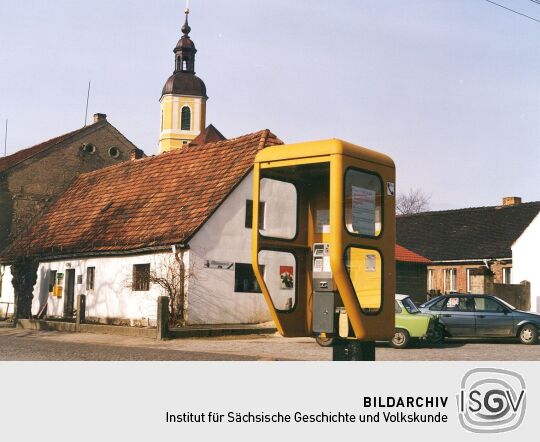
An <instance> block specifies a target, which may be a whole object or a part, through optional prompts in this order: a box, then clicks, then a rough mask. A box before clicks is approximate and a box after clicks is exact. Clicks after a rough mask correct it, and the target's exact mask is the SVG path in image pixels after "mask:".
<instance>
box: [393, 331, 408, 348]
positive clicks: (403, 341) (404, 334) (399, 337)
mask: <svg viewBox="0 0 540 442" xmlns="http://www.w3.org/2000/svg"><path fill="white" fill-rule="evenodd" d="M410 340H411V337H410V335H409V332H408V331H407V330H404V329H402V328H396V331H395V332H394V337H393V338H392V340H391V341H390V344H391V345H392V347H394V348H406V347H407V346H408V345H409V342H410Z"/></svg>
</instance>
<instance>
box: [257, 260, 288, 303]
mask: <svg viewBox="0 0 540 442" xmlns="http://www.w3.org/2000/svg"><path fill="white" fill-rule="evenodd" d="M259 266H264V273H263V278H264V283H265V285H266V287H267V289H268V292H269V293H270V297H271V298H272V303H273V304H274V307H275V308H276V310H278V311H283V312H288V311H291V310H293V309H294V307H295V305H296V290H297V284H296V267H297V265H296V258H295V256H294V255H293V254H292V253H290V252H283V251H276V250H261V251H260V252H259Z"/></svg>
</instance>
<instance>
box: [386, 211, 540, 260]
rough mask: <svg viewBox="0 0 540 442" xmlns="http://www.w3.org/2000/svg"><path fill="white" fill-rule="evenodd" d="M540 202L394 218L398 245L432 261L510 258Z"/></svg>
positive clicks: (536, 212) (535, 213)
mask: <svg viewBox="0 0 540 442" xmlns="http://www.w3.org/2000/svg"><path fill="white" fill-rule="evenodd" d="M539 211H540V201H536V202H530V203H522V204H516V205H509V206H491V207H475V208H469V209H458V210H444V211H440V212H424V213H418V214H415V215H402V216H398V217H397V220H396V221H397V222H396V225H397V232H396V233H397V238H396V241H397V243H399V244H400V245H402V246H404V247H407V248H408V249H410V250H412V251H414V252H416V253H419V254H420V255H422V256H425V257H426V258H429V259H430V260H432V261H451V260H468V259H471V260H473V259H494V258H510V257H511V256H512V250H511V246H512V244H513V243H514V241H516V240H517V239H518V238H519V236H520V235H521V234H522V233H523V231H524V230H525V229H526V228H527V226H528V225H529V224H530V223H531V221H532V220H533V219H534V217H535V216H536V215H537V214H538V213H539Z"/></svg>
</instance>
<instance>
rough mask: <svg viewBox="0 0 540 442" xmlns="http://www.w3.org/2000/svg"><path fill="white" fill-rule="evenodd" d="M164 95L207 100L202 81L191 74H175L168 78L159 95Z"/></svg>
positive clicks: (180, 72)
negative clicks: (189, 96)
mask: <svg viewBox="0 0 540 442" xmlns="http://www.w3.org/2000/svg"><path fill="white" fill-rule="evenodd" d="M166 94H177V95H191V96H195V97H203V98H208V97H207V95H206V86H205V84H204V81H202V80H201V79H200V78H199V77H197V76H196V75H195V74H193V73H190V72H183V71H179V72H176V73H175V74H172V75H171V76H170V77H169V79H168V80H167V82H166V83H165V86H163V91H162V93H161V95H162V96H163V95H166Z"/></svg>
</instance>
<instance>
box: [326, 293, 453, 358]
mask: <svg viewBox="0 0 540 442" xmlns="http://www.w3.org/2000/svg"><path fill="white" fill-rule="evenodd" d="M395 311H396V330H395V333H394V337H393V338H392V340H391V341H390V344H391V345H392V347H394V348H406V347H407V346H408V345H409V344H410V343H411V340H412V339H427V340H428V341H430V342H432V343H437V342H440V341H442V340H443V337H444V331H443V329H442V327H441V325H440V324H439V321H438V319H437V317H436V316H434V315H431V314H426V313H422V312H420V310H419V309H418V307H416V305H414V303H413V302H412V300H411V298H410V297H409V296H408V295H396V299H395ZM334 340H335V338H331V337H318V338H316V341H317V343H318V344H319V345H320V346H321V347H331V346H332V345H333V344H334Z"/></svg>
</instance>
